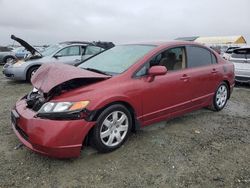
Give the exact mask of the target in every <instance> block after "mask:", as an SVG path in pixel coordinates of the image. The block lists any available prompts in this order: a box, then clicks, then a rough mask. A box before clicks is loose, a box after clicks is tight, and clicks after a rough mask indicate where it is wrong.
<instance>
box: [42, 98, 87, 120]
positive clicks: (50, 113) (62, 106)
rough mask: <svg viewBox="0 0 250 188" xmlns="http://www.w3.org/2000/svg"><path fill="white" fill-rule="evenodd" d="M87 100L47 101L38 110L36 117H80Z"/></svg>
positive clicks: (82, 114)
mask: <svg viewBox="0 0 250 188" xmlns="http://www.w3.org/2000/svg"><path fill="white" fill-rule="evenodd" d="M88 104H89V101H79V102H47V103H45V104H44V105H43V106H42V107H41V108H40V110H39V111H38V114H37V117H41V118H48V119H80V118H83V117H84V112H85V111H86V110H84V109H85V108H86V107H87V105H88Z"/></svg>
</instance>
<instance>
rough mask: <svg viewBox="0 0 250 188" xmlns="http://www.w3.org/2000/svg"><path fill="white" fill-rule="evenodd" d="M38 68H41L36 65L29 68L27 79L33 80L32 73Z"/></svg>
mask: <svg viewBox="0 0 250 188" xmlns="http://www.w3.org/2000/svg"><path fill="white" fill-rule="evenodd" d="M38 68H39V66H34V67H31V68H29V70H28V72H27V76H26V80H27V81H28V82H30V80H31V77H32V73H33V72H34V71H37V69H38Z"/></svg>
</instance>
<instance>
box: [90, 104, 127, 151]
mask: <svg viewBox="0 0 250 188" xmlns="http://www.w3.org/2000/svg"><path fill="white" fill-rule="evenodd" d="M131 127H132V118H131V114H130V112H129V111H128V109H127V108H126V107H125V106H123V105H120V104H115V105H112V106H109V107H108V108H106V109H105V110H104V111H103V112H102V113H101V114H100V115H99V117H98V119H97V123H96V125H95V127H94V129H93V134H92V144H93V146H94V147H95V148H96V149H97V150H98V151H99V152H110V151H113V150H115V149H117V148H119V147H120V146H121V145H122V144H123V143H124V142H125V141H126V139H127V137H128V135H129V133H130V131H131Z"/></svg>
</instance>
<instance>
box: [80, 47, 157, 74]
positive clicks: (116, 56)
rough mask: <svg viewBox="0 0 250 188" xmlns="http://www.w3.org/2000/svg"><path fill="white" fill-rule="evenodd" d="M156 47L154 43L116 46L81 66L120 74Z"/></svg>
mask: <svg viewBox="0 0 250 188" xmlns="http://www.w3.org/2000/svg"><path fill="white" fill-rule="evenodd" d="M155 47H156V46H154V45H120V46H115V47H113V48H111V49H109V50H107V51H105V52H103V53H101V54H99V55H97V56H95V57H93V58H91V59H89V60H87V61H85V62H83V63H82V64H80V65H79V67H80V68H85V69H96V70H99V71H102V72H105V73H108V74H111V75H115V74H120V73H122V72H124V71H126V70H127V69H128V68H129V67H130V66H132V65H133V64H135V63H136V62H137V61H138V60H139V59H140V58H142V57H143V56H144V55H145V54H147V53H148V52H149V51H151V50H152V49H154V48H155Z"/></svg>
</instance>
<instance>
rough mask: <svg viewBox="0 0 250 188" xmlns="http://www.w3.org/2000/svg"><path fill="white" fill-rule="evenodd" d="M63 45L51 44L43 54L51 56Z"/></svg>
mask: <svg viewBox="0 0 250 188" xmlns="http://www.w3.org/2000/svg"><path fill="white" fill-rule="evenodd" d="M62 47H63V46H62V45H60V44H55V45H52V46H49V47H48V48H46V49H45V50H44V51H43V52H42V55H43V56H49V55H52V54H53V53H55V52H56V51H57V50H59V49H61V48H62Z"/></svg>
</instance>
